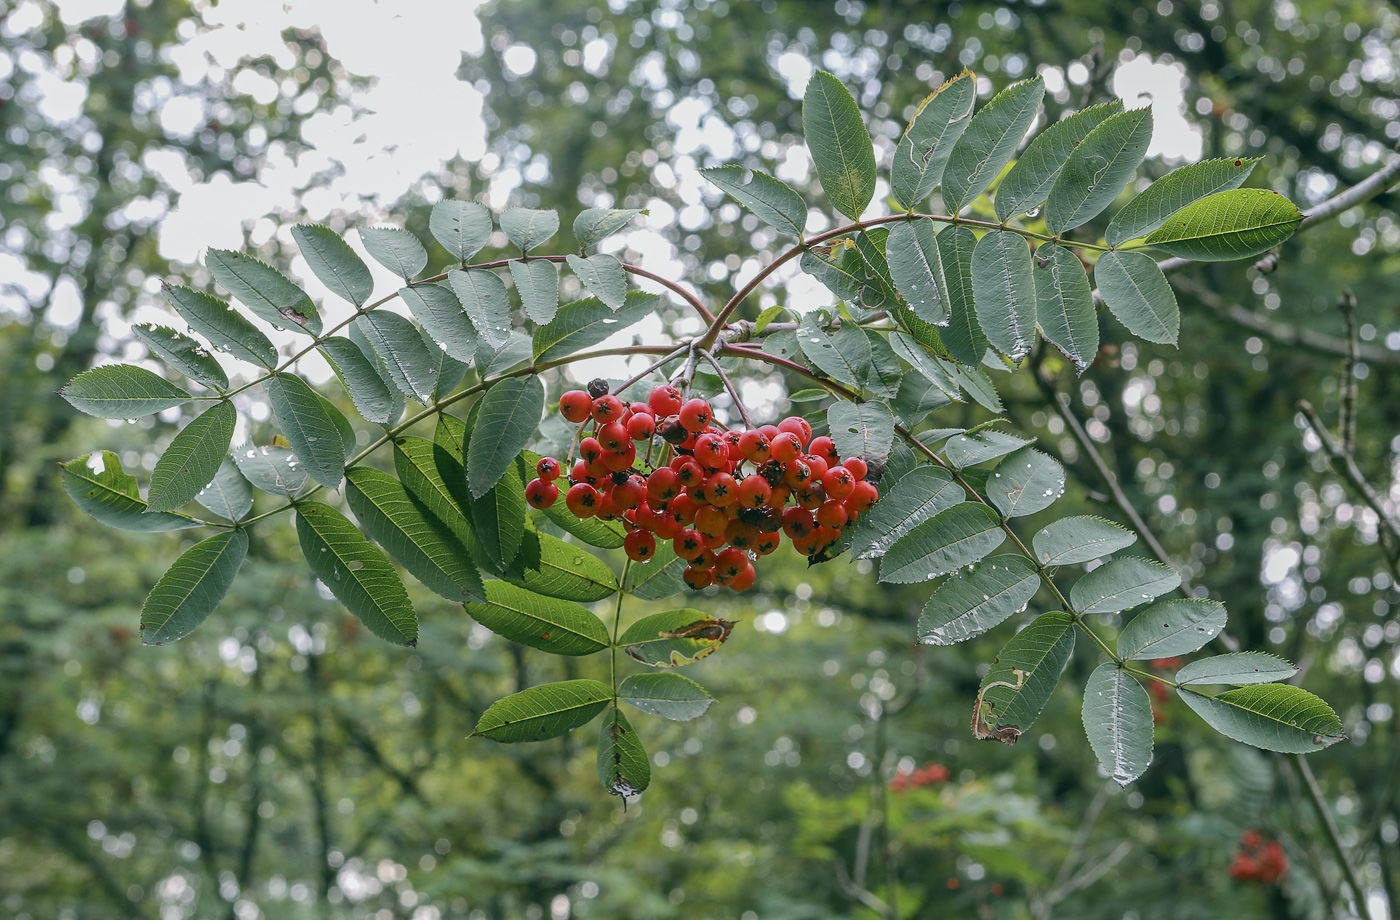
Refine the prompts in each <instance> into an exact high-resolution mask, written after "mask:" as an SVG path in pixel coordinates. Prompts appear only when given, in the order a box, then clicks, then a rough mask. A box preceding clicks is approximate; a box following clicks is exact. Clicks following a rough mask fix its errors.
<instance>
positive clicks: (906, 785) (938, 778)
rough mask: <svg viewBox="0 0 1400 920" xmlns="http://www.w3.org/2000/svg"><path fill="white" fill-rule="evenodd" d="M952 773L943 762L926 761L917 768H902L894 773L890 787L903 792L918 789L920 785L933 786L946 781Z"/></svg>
mask: <svg viewBox="0 0 1400 920" xmlns="http://www.w3.org/2000/svg"><path fill="white" fill-rule="evenodd" d="M952 775H953V774H952V773H950V772H949V771H948V768H947V767H945V766H943V764H941V763H926V764H924V765H923V766H922V767H920V768H919V769H917V770H913V771H904V770H900V771H899V772H898V773H896V774H895V775H894V779H892V780H890V789H891V790H893V791H894V792H903V791H905V790H906V789H918V788H919V787H920V786H933V785H935V784H937V783H946V782H947V781H948V778H949V777H950V776H952Z"/></svg>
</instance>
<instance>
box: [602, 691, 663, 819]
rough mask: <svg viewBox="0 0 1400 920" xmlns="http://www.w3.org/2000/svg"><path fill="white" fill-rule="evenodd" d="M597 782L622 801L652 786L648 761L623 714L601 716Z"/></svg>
mask: <svg viewBox="0 0 1400 920" xmlns="http://www.w3.org/2000/svg"><path fill="white" fill-rule="evenodd" d="M598 779H599V780H601V781H602V783H603V788H604V789H606V790H607V791H608V792H610V793H612V794H613V795H620V796H622V797H623V799H624V800H625V799H626V798H627V796H629V795H637V794H638V793H640V792H642V791H643V790H645V789H646V788H647V786H649V785H651V761H650V760H648V759H647V752H646V748H644V747H642V741H641V739H640V738H638V737H637V732H636V731H635V730H634V729H633V728H632V725H631V723H630V722H628V721H627V717H626V716H624V715H623V714H622V710H620V709H617V708H613V709H612V710H611V711H610V712H608V713H605V714H604V715H603V726H602V729H601V730H600V731H599V733H598Z"/></svg>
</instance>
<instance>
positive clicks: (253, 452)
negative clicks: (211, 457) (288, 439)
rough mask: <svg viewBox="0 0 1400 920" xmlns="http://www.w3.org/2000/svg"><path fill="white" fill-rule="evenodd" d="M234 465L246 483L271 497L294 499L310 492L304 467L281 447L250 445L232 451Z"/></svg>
mask: <svg viewBox="0 0 1400 920" xmlns="http://www.w3.org/2000/svg"><path fill="white" fill-rule="evenodd" d="M284 443H285V442H284ZM233 462H234V463H236V464H237V465H238V472H240V473H242V474H243V477H244V478H245V479H247V480H248V481H249V482H250V483H252V484H253V485H254V486H256V487H257V488H259V489H261V490H262V491H264V492H267V493H269V494H271V495H279V496H281V497H282V498H296V497H298V496H300V495H302V494H303V493H304V492H306V491H307V489H309V488H312V483H311V475H310V474H309V473H308V472H307V471H306V464H304V463H301V462H299V461H298V459H297V456H296V454H294V453H292V452H291V450H290V449H288V448H286V447H282V446H280V445H276V444H274V445H271V446H269V447H257V446H255V445H254V444H253V443H252V442H251V441H249V442H248V443H246V444H244V445H242V446H241V447H235V448H234V450H233Z"/></svg>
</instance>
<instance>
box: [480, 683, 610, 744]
mask: <svg viewBox="0 0 1400 920" xmlns="http://www.w3.org/2000/svg"><path fill="white" fill-rule="evenodd" d="M612 701H613V692H612V688H611V687H609V686H608V685H607V684H605V683H601V682H599V681H596V680H564V681H559V682H558V683H554V684H545V685H543V686H540V687H530V688H529V689H527V690H522V691H520V692H519V693H515V694H512V695H510V696H508V697H506V698H505V699H503V700H498V701H496V702H495V703H492V704H491V706H490V707H489V708H488V709H487V710H486V712H484V713H483V714H482V716H481V720H480V721H479V722H477V723H476V730H475V731H473V732H472V735H473V736H478V735H479V736H481V737H483V738H490V739H491V740H492V741H500V742H504V743H507V744H509V743H513V742H517V741H544V740H547V739H549V738H558V737H559V736H560V735H565V734H568V733H569V732H571V731H573V730H574V729H576V728H578V727H579V726H580V725H586V724H587V723H589V722H591V721H593V719H594V717H595V716H597V715H598V713H600V712H602V711H603V710H604V709H606V708H607V706H608V704H609V703H611V702H612Z"/></svg>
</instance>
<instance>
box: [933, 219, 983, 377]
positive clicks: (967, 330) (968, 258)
mask: <svg viewBox="0 0 1400 920" xmlns="http://www.w3.org/2000/svg"><path fill="white" fill-rule="evenodd" d="M976 247H977V236H976V235H975V234H974V233H973V232H972V231H971V230H969V229H968V228H967V227H954V226H949V227H945V228H944V229H943V230H941V231H940V232H939V234H938V255H939V259H940V260H941V261H942V263H943V278H944V281H945V283H946V284H947V285H948V325H947V327H946V328H944V329H943V330H942V331H941V332H940V333H939V334H940V335H941V336H942V338H943V345H944V346H945V347H946V348H947V349H948V354H949V356H950V357H952V358H953V359H954V360H956V361H960V362H962V363H963V364H968V365H972V366H974V367H975V366H976V365H977V364H978V363H980V362H981V360H982V354H983V353H984V352H985V351H986V350H987V337H986V336H985V335H983V334H982V327H981V326H980V325H979V324H978V322H977V309H976V307H975V306H974V305H973V294H972V291H973V287H972V253H973V250H974V249H976Z"/></svg>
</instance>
